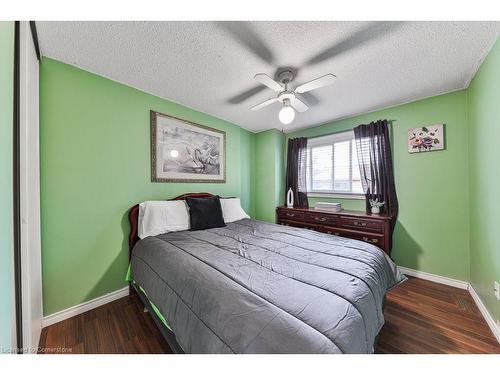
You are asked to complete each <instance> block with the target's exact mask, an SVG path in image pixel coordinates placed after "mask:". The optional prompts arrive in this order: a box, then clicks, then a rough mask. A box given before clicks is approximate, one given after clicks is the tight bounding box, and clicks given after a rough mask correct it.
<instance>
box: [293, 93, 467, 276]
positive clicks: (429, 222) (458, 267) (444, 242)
mask: <svg viewBox="0 0 500 375" xmlns="http://www.w3.org/2000/svg"><path fill="white" fill-rule="evenodd" d="M466 107H467V93H466V91H458V92H454V93H450V94H446V95H441V96H436V97H432V98H429V99H424V100H420V101H417V102H413V103H410V104H404V105H400V106H397V107H392V108H388V109H384V110H381V111H377V112H372V113H368V114H364V115H361V116H356V117H352V118H349V119H345V120H340V121H335V122H332V123H327V124H324V125H320V126H317V127H314V128H309V129H304V130H302V131H297V132H293V133H290V134H287V137H288V138H290V137H292V138H293V137H313V136H318V135H324V134H330V133H335V132H340V131H344V130H348V129H352V128H353V127H355V126H357V125H359V124H363V123H369V122H370V121H374V120H378V119H388V120H392V129H391V130H392V132H391V135H392V138H393V139H392V148H393V158H394V175H395V180H396V189H397V193H398V199H399V206H400V211H399V217H398V221H397V225H396V229H395V232H394V248H393V252H392V256H393V258H394V260H395V261H396V263H397V264H398V265H401V266H405V267H409V268H413V269H416V270H421V271H426V272H430V273H434V274H438V275H443V276H448V277H452V278H456V279H460V280H469V238H468V183H467V181H468V172H467V170H468V168H467V165H468V157H467V118H466ZM436 123H444V124H446V125H445V126H446V150H444V151H435V152H430V153H422V154H409V153H408V149H407V130H408V129H409V128H413V127H417V126H422V125H429V124H436ZM318 200H321V201H324V200H328V199H325V198H315V199H311V200H310V203H311V205H314V203H315V202H316V201H318ZM334 200H335V201H341V202H342V204H343V206H344V207H345V208H350V209H358V210H364V207H365V206H364V200H348V199H343V200H340V199H334Z"/></svg>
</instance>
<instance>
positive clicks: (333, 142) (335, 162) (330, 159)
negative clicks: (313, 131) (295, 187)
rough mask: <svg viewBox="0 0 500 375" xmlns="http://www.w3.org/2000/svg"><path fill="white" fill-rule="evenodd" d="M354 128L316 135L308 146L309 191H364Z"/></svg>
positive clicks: (359, 192)
mask: <svg viewBox="0 0 500 375" xmlns="http://www.w3.org/2000/svg"><path fill="white" fill-rule="evenodd" d="M354 142H355V141H354V133H353V132H352V131H348V132H342V133H337V134H333V135H329V136H325V137H318V138H313V139H311V140H310V141H308V147H307V171H306V172H307V191H309V192H317V193H351V194H363V188H362V185H361V176H360V173H359V166H358V158H357V154H356V144H355V143H354Z"/></svg>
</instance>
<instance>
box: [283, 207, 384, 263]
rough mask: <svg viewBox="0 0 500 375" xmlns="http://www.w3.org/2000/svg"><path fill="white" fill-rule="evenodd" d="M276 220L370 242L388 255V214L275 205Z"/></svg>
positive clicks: (293, 225)
mask: <svg viewBox="0 0 500 375" xmlns="http://www.w3.org/2000/svg"><path fill="white" fill-rule="evenodd" d="M276 218H277V223H278V224H281V225H289V226H292V227H299V228H307V229H312V230H316V231H318V232H323V233H328V234H332V235H335V236H342V237H348V238H353V239H356V240H361V241H365V242H369V243H371V244H373V245H376V246H378V247H380V248H381V249H382V250H384V251H385V252H386V253H387V254H389V244H390V235H391V217H390V216H387V215H369V214H366V213H365V212H362V211H347V210H342V211H340V212H327V211H320V210H315V209H314V208H288V207H278V208H276Z"/></svg>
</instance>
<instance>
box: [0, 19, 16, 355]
mask: <svg viewBox="0 0 500 375" xmlns="http://www.w3.org/2000/svg"><path fill="white" fill-rule="evenodd" d="M13 82H14V22H4V21H2V22H0V353H1V352H2V351H1V349H2V348H10V347H11V343H12V339H13V337H12V332H13V331H12V329H13V327H12V321H13V316H12V313H13V308H14V307H13V298H14V297H13V291H14V284H13V275H12V268H13V263H12V262H13V260H12V255H13V250H12V246H13V228H12V219H13V217H12V215H13V212H12V210H13V201H12V198H13V196H12V194H13V192H12V184H13V181H12V179H13V174H12V173H13V170H12V167H13V138H12V137H13V126H12V121H13V118H12V113H13V112H12V111H13V99H14V92H13V90H14V86H13Z"/></svg>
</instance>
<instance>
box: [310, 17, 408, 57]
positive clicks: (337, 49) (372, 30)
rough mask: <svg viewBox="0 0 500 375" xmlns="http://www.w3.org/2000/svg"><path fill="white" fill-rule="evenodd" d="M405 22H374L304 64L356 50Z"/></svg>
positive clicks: (384, 35)
mask: <svg viewBox="0 0 500 375" xmlns="http://www.w3.org/2000/svg"><path fill="white" fill-rule="evenodd" d="M404 24H405V22H400V21H390V22H385V21H384V22H381V21H377V22H373V23H370V24H369V25H368V26H366V27H364V28H363V29H361V30H358V31H356V32H354V33H352V34H351V35H350V36H348V37H347V38H345V39H343V40H341V41H339V42H337V43H335V44H333V45H331V46H330V47H329V48H327V49H326V50H324V51H322V52H321V53H319V54H318V55H316V56H314V57H312V58H310V59H309V60H308V61H306V62H305V64H304V65H315V64H319V63H321V62H323V61H325V60H328V59H331V58H332V57H337V56H339V55H341V54H343V53H345V52H348V51H354V50H355V49H357V48H360V47H364V46H366V45H368V44H370V43H373V42H374V41H376V40H378V39H380V38H383V37H386V36H388V35H389V34H390V33H392V32H394V31H397V29H398V28H400V27H401V26H403V25H404Z"/></svg>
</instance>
